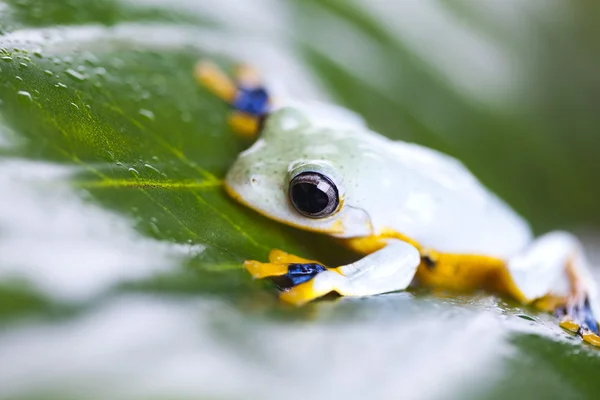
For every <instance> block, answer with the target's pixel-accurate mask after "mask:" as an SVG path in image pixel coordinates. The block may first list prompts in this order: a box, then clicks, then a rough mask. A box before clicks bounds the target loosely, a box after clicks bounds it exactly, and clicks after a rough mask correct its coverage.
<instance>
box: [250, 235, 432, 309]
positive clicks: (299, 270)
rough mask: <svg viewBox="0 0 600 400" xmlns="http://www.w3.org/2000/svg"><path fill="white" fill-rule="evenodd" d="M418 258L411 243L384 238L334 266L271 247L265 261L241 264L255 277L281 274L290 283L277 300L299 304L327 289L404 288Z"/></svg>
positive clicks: (361, 292) (347, 292) (369, 291)
mask: <svg viewBox="0 0 600 400" xmlns="http://www.w3.org/2000/svg"><path fill="white" fill-rule="evenodd" d="M420 260H421V258H420V255H419V251H418V250H417V249H416V248H415V247H414V246H412V245H410V244H408V243H406V242H404V241H401V240H397V239H388V240H387V242H386V245H385V246H384V247H383V248H381V249H379V250H377V251H375V252H373V253H371V254H369V255H367V256H366V257H363V258H362V259H360V260H358V261H356V262H354V263H351V264H347V265H344V266H341V267H338V268H327V267H325V266H324V265H323V264H321V263H318V262H316V261H311V260H305V259H302V258H299V257H296V256H291V255H289V254H286V253H283V252H281V251H272V252H271V254H270V255H269V263H260V262H258V261H247V262H246V263H245V264H244V266H245V267H246V269H247V270H248V271H249V272H250V273H251V274H252V275H253V276H254V277H256V278H266V277H276V278H277V277H280V278H281V277H283V278H285V279H286V280H287V282H289V283H291V285H290V286H289V287H285V286H284V291H283V292H282V293H281V296H280V297H281V300H283V301H285V302H288V303H292V304H295V305H301V304H304V303H307V302H309V301H311V300H314V299H316V298H319V297H321V296H324V295H326V294H328V293H330V292H337V293H339V294H340V295H343V296H368V295H373V294H379V293H386V292H392V291H395V290H403V289H406V287H407V286H408V285H409V284H410V283H411V281H412V279H413V277H414V275H415V272H416V270H417V267H418V265H419V263H420Z"/></svg>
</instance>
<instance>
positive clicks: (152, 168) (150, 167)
mask: <svg viewBox="0 0 600 400" xmlns="http://www.w3.org/2000/svg"><path fill="white" fill-rule="evenodd" d="M144 167H146V168H148V169H151V170H152V171H154V172H156V173H157V174H160V171H159V170H158V169H157V168H155V167H153V166H152V165H150V164H144Z"/></svg>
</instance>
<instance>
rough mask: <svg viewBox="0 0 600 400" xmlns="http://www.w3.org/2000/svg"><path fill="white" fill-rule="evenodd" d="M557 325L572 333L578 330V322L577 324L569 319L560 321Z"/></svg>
mask: <svg viewBox="0 0 600 400" xmlns="http://www.w3.org/2000/svg"><path fill="white" fill-rule="evenodd" d="M559 325H560V327H561V328H563V329H566V330H568V331H570V332H573V333H577V331H578V330H579V324H577V323H576V322H574V321H571V320H569V319H566V320H563V321H560V324H559Z"/></svg>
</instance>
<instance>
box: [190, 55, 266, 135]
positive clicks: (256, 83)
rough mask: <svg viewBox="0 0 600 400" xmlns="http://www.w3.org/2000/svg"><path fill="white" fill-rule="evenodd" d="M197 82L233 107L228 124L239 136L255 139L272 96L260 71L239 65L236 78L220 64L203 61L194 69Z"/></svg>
mask: <svg viewBox="0 0 600 400" xmlns="http://www.w3.org/2000/svg"><path fill="white" fill-rule="evenodd" d="M194 76H195V78H196V81H197V82H198V83H200V84H201V85H202V86H204V87H206V88H208V89H209V90H210V91H212V92H213V93H214V94H215V95H217V96H218V97H220V98H221V99H222V100H224V101H225V102H226V103H228V104H229V105H230V106H231V107H232V112H231V114H230V115H229V124H230V125H231V127H232V128H233V129H234V130H235V131H236V132H237V133H238V134H239V135H240V136H244V137H247V138H255V136H256V135H257V134H258V132H259V130H260V126H261V122H262V119H263V118H264V117H265V116H266V115H267V114H268V112H269V110H270V107H271V98H270V96H269V93H268V92H267V90H266V88H265V87H264V86H263V85H262V83H261V81H260V79H259V77H258V74H257V73H256V72H255V71H254V69H253V68H251V67H249V66H248V65H245V64H241V65H238V67H237V68H236V71H235V77H234V79H233V80H232V79H230V78H229V77H228V76H227V75H226V74H225V73H224V72H223V71H222V70H221V69H220V68H219V67H217V66H216V65H215V64H213V63H211V62H208V61H201V62H199V63H198V64H197V65H196V68H195V70H194Z"/></svg>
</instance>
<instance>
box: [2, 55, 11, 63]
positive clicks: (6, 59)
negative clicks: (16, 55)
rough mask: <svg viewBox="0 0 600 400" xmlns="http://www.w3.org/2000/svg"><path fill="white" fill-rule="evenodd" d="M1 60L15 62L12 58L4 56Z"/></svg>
mask: <svg viewBox="0 0 600 400" xmlns="http://www.w3.org/2000/svg"><path fill="white" fill-rule="evenodd" d="M0 59H2V61H6V62H11V61H12V60H13V59H12V57H11V56H3V57H0Z"/></svg>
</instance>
